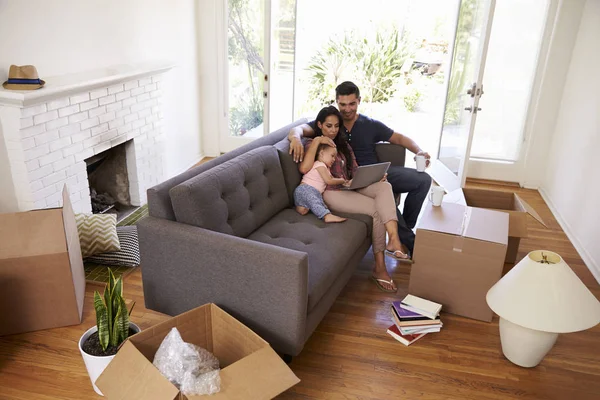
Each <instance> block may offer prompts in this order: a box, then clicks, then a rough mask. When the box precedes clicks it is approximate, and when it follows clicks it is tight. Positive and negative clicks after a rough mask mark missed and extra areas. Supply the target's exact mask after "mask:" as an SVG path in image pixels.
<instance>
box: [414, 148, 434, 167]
mask: <svg viewBox="0 0 600 400" xmlns="http://www.w3.org/2000/svg"><path fill="white" fill-rule="evenodd" d="M417 156H425V167H426V168H427V167H429V166H430V165H431V161H430V159H431V156H430V155H429V153H428V152H426V151H423V150H421V151H419V152H418V153H417V154H416V155H415V157H414V160H415V161H417Z"/></svg>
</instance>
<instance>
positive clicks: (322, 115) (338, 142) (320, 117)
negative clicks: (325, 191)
mask: <svg viewBox="0 0 600 400" xmlns="http://www.w3.org/2000/svg"><path fill="white" fill-rule="evenodd" d="M330 115H335V116H336V117H337V119H338V121H339V123H340V130H339V131H338V134H337V136H336V137H335V139H333V143H335V146H336V147H337V150H338V151H339V152H340V153H342V154H343V155H344V158H345V159H346V163H345V167H346V175H347V176H348V179H352V157H351V156H350V145H349V144H348V142H347V141H346V135H344V134H343V133H342V127H343V126H344V121H343V120H342V114H340V112H339V111H338V109H337V108H335V107H334V106H328V107H324V108H322V109H321V111H319V113H318V114H317V118H316V121H315V127H314V130H315V137H317V136H323V131H322V130H321V128H319V124H318V123H317V122H320V123H321V124H324V123H325V120H326V119H327V117H329V116H330ZM318 155H319V153H318V152H317V154H316V155H315V157H318Z"/></svg>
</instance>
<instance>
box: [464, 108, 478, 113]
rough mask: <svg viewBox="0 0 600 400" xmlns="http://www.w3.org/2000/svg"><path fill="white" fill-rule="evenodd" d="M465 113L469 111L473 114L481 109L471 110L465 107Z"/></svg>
mask: <svg viewBox="0 0 600 400" xmlns="http://www.w3.org/2000/svg"><path fill="white" fill-rule="evenodd" d="M465 111H469V112H472V113H473V114H475V113H477V111H481V107H477V108H476V109H475V110H473V107H465Z"/></svg>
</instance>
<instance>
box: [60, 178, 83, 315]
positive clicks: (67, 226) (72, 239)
mask: <svg viewBox="0 0 600 400" xmlns="http://www.w3.org/2000/svg"><path fill="white" fill-rule="evenodd" d="M62 197H63V207H62V216H63V227H64V234H65V241H66V243H67V250H68V252H69V263H70V265H71V278H72V280H73V287H74V288H75V298H76V301H77V308H78V310H79V318H81V315H82V313H83V300H84V298H85V270H84V269H83V257H82V255H81V244H80V242H79V233H78V232H77V222H75V213H74V212H73V206H72V205H71V199H70V198H69V190H68V189H67V185H64V187H63V191H62Z"/></svg>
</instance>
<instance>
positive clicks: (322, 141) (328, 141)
mask: <svg viewBox="0 0 600 400" xmlns="http://www.w3.org/2000/svg"><path fill="white" fill-rule="evenodd" d="M315 140H318V141H319V144H326V145H329V146H331V147H337V146H336V145H335V142H334V141H333V140H332V139H330V138H328V137H327V136H319V137H318V138H316V139H315Z"/></svg>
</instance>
